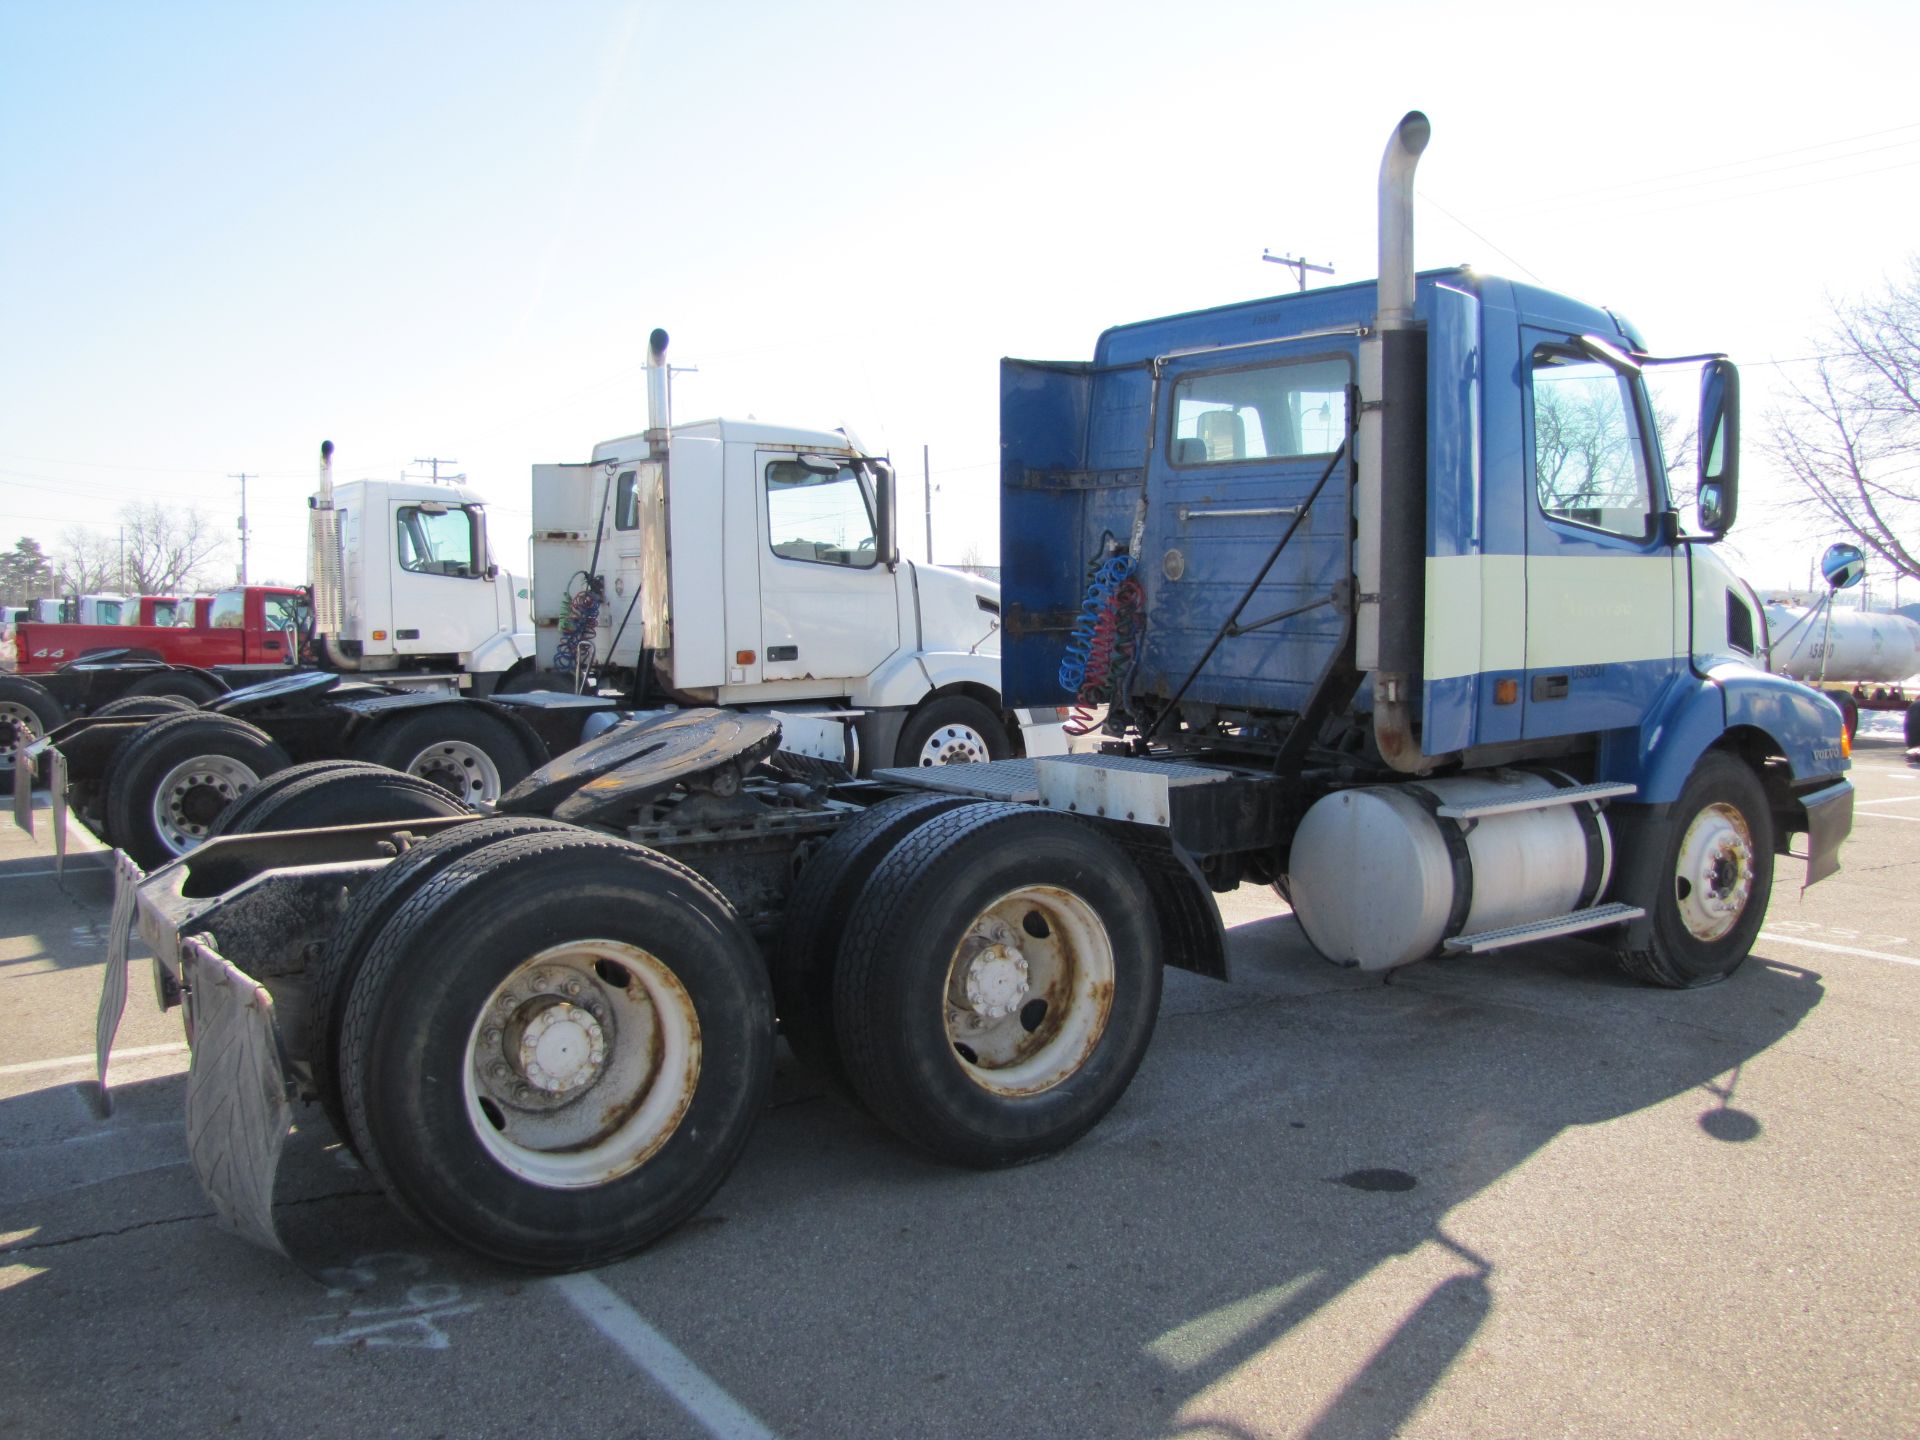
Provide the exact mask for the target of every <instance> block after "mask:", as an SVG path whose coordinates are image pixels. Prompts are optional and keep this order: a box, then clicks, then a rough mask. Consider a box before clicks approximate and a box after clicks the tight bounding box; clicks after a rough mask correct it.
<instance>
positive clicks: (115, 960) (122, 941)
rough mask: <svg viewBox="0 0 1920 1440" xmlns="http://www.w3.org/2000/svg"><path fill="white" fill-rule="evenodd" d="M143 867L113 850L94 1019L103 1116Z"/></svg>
mask: <svg viewBox="0 0 1920 1440" xmlns="http://www.w3.org/2000/svg"><path fill="white" fill-rule="evenodd" d="M145 878H146V874H145V872H144V871H142V870H141V869H140V867H139V866H138V865H136V864H134V863H133V860H132V858H131V857H129V856H128V855H127V853H126V851H124V850H116V851H114V852H113V916H112V918H111V919H110V920H108V921H107V971H106V974H105V975H104V976H103V977H102V978H101V982H100V1009H99V1011H98V1013H97V1014H96V1015H95V1016H94V1021H93V1072H94V1081H95V1085H96V1093H95V1095H94V1108H95V1110H97V1111H98V1112H99V1115H100V1118H101V1119H102V1120H104V1119H106V1118H107V1117H108V1116H109V1115H111V1114H113V1096H112V1094H111V1093H109V1091H108V1090H107V1061H108V1060H109V1059H110V1058H111V1056H112V1054H113V1037H114V1036H115V1035H116V1034H117V1033H118V1032H119V1029H120V1017H121V1016H122V1015H124V1014H125V1013H126V1009H127V952H128V951H129V950H130V949H131V948H132V945H133V909H134V902H135V900H136V899H137V898H138V896H139V893H140V882H141V881H142V880H144V879H145Z"/></svg>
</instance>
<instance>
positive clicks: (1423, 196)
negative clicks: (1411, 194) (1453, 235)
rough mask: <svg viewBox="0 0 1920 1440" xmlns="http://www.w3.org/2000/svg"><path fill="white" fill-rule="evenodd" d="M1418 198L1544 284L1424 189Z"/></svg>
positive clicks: (1541, 283)
mask: <svg viewBox="0 0 1920 1440" xmlns="http://www.w3.org/2000/svg"><path fill="white" fill-rule="evenodd" d="M1420 198H1421V199H1422V200H1424V201H1426V202H1427V204H1429V205H1431V206H1433V208H1434V209H1436V210H1438V211H1439V212H1440V213H1441V214H1442V215H1444V216H1446V217H1447V218H1448V219H1449V220H1451V221H1453V223H1454V224H1456V225H1458V226H1459V227H1460V228H1461V229H1462V230H1464V231H1466V232H1467V233H1468V234H1469V235H1471V236H1473V238H1474V239H1476V240H1478V241H1479V242H1480V243H1481V244H1482V245H1485V246H1486V247H1487V248H1488V249H1490V250H1492V251H1493V253H1494V254H1496V255H1498V256H1499V257H1500V258H1501V259H1503V260H1510V261H1512V262H1513V263H1514V264H1515V265H1519V266H1520V269H1521V270H1522V271H1524V272H1525V273H1526V274H1527V275H1528V276H1530V277H1531V278H1532V279H1533V281H1534V282H1535V283H1536V284H1540V285H1544V284H1546V283H1547V282H1546V281H1544V280H1542V279H1541V278H1540V277H1539V276H1538V275H1535V274H1534V273H1533V271H1531V270H1528V269H1527V267H1526V266H1525V265H1523V264H1521V262H1520V261H1519V260H1517V259H1515V258H1514V257H1513V256H1512V255H1509V254H1508V253H1507V252H1506V251H1504V250H1502V249H1501V248H1500V247H1499V246H1498V245H1495V244H1494V243H1493V241H1491V240H1489V239H1487V237H1486V236H1484V235H1482V234H1481V233H1480V232H1479V231H1478V230H1476V229H1474V228H1473V227H1472V226H1471V225H1469V224H1467V222H1466V221H1464V220H1462V219H1461V218H1460V217H1459V216H1458V215H1456V214H1454V213H1453V212H1452V211H1451V210H1449V209H1447V207H1446V206H1444V205H1442V204H1441V203H1440V202H1439V201H1438V200H1436V199H1434V198H1433V196H1431V195H1429V194H1428V193H1427V192H1426V191H1424V190H1422V191H1420Z"/></svg>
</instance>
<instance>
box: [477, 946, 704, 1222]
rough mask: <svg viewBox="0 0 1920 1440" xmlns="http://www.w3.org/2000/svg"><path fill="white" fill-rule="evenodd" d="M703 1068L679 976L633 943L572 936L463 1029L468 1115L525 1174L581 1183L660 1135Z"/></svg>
mask: <svg viewBox="0 0 1920 1440" xmlns="http://www.w3.org/2000/svg"><path fill="white" fill-rule="evenodd" d="M699 1076H700V1021H699V1017H698V1016H697V1015H696V1014H695V1013H694V1009H693V1001H692V999H691V998H690V997H689V996H688V994H687V992H686V989H685V988H684V987H683V986H682V985H681V984H680V981H679V979H678V977H676V976H675V975H674V973H673V972H672V971H671V970H669V969H668V968H667V967H666V965H665V964H664V963H662V962H661V961H660V960H659V959H658V958H656V957H655V956H653V955H650V954H648V953H647V952H646V951H644V950H641V949H639V948H638V947H636V946H632V945H627V944H624V943H623V942H621V941H617V940H576V941H571V942H569V943H567V944H564V945H557V946H555V947H553V948H552V949H550V950H543V951H541V952H540V953H539V954H537V955H535V956H532V957H531V958H530V959H528V960H527V961H526V962H525V963H523V964H521V965H520V966H518V967H516V968H515V970H514V971H513V973H512V974H510V975H508V976H507V978H506V979H505V980H503V981H501V982H500V984H499V985H497V986H495V987H494V990H493V993H492V994H491V995H490V996H488V997H487V1002H486V1004H485V1006H483V1007H482V1009H481V1010H480V1013H479V1014H478V1015H477V1016H476V1017H475V1019H474V1023H473V1028H472V1030H471V1032H470V1033H469V1035H468V1037H467V1063H466V1067H465V1072H464V1086H465V1092H466V1102H467V1118H468V1121H469V1123H470V1124H471V1125H472V1127H473V1133H474V1135H475V1136H476V1137H477V1138H478V1139H479V1141H480V1143H481V1145H482V1146H483V1147H484V1148H485V1149H486V1151H487V1153H488V1154H490V1155H491V1156H492V1157H493V1158H494V1160H495V1161H497V1162H498V1163H499V1164H500V1165H501V1166H502V1167H504V1168H505V1169H506V1170H508V1171H509V1172H511V1173H512V1174H514V1175H516V1176H518V1177H519V1178H520V1179H522V1180H526V1181H529V1182H531V1183H532V1184H535V1185H544V1186H547V1187H549V1188H550V1189H555V1190H579V1189H586V1188H588V1187H590V1186H595V1185H604V1184H607V1183H608V1182H609V1181H612V1180H614V1179H617V1178H618V1177H619V1176H621V1175H624V1174H626V1173H628V1172H629V1171H632V1170H635V1169H637V1168H638V1167H639V1166H641V1165H642V1164H644V1163H645V1162H646V1161H647V1159H648V1157H649V1156H651V1155H652V1154H653V1153H654V1152H655V1151H656V1150H658V1149H659V1148H660V1147H661V1146H662V1145H664V1144H665V1143H666V1142H667V1139H668V1137H670V1136H671V1135H672V1134H673V1133H674V1131H675V1130H676V1129H678V1128H679V1125H680V1121H681V1119H682V1118H683V1117H684V1116H685V1115H686V1112H687V1107H688V1105H690V1104H691V1103H692V1101H693V1093H694V1088H695V1086H696V1085H697V1083H698V1081H699Z"/></svg>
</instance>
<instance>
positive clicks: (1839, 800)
mask: <svg viewBox="0 0 1920 1440" xmlns="http://www.w3.org/2000/svg"><path fill="white" fill-rule="evenodd" d="M1800 803H1801V804H1802V805H1803V806H1805V807H1806V812H1807V880H1806V885H1817V884H1819V883H1820V882H1821V881H1822V880H1824V879H1826V878H1827V877H1828V876H1829V875H1832V874H1834V873H1835V872H1836V871H1838V870H1839V868H1840V842H1841V841H1842V840H1844V839H1846V838H1847V836H1848V834H1849V833H1850V832H1851V831H1852V830H1853V782H1851V781H1849V780H1842V781H1841V782H1840V783H1839V784H1837V785H1829V786H1827V787H1826V789H1824V790H1816V791H1814V792H1813V793H1812V794H1811V795H1803V796H1801V797H1800ZM1806 885H1803V886H1802V887H1801V889H1802V890H1804V889H1805V888H1806Z"/></svg>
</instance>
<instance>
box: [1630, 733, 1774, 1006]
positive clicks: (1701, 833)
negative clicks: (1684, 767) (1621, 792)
mask: <svg viewBox="0 0 1920 1440" xmlns="http://www.w3.org/2000/svg"><path fill="white" fill-rule="evenodd" d="M1633 833H1634V835H1635V843H1637V844H1641V845H1645V846H1648V847H1653V846H1658V847H1660V848H1659V850H1658V852H1657V853H1658V856H1659V863H1658V864H1657V865H1654V864H1649V863H1648V862H1649V861H1651V860H1652V859H1653V853H1651V852H1650V853H1648V854H1647V855H1644V856H1640V857H1635V856H1631V855H1629V856H1626V857H1624V858H1625V860H1626V864H1627V866H1628V867H1630V868H1631V870H1632V872H1633V873H1634V874H1635V875H1636V883H1637V886H1638V893H1633V894H1627V895H1623V896H1622V898H1623V899H1626V900H1628V901H1629V902H1630V903H1632V904H1636V905H1640V906H1642V907H1643V908H1645V909H1646V911H1647V913H1648V916H1649V917H1650V920H1651V927H1650V931H1649V936H1648V943H1647V944H1646V945H1644V946H1642V947H1640V948H1635V949H1621V950H1618V951H1616V955H1617V956H1618V959H1619V961H1620V966H1621V968H1622V969H1623V970H1625V971H1626V972H1627V973H1628V974H1629V975H1631V976H1633V977H1634V978H1635V979H1638V980H1644V981H1646V982H1648V983H1649V984H1653V985H1664V986H1667V987H1669V988H1671V989H1676V990H1686V989H1692V988H1695V987H1697V986H1701V985H1712V984H1714V983H1715V982H1717V981H1720V980H1724V979H1726V978H1727V976H1729V975H1731V974H1732V973H1733V972H1734V971H1735V970H1737V969H1739V968H1740V964H1741V962H1742V961H1744V960H1745V959H1746V958H1747V953H1748V951H1750V950H1752V949H1753V942H1754V938H1755V937H1756V936H1757V935H1758V934H1759V933H1760V925H1761V923H1762V922H1763V921H1764V920H1765V919H1766V914H1767V901H1768V899H1769V898H1770V896H1771V894H1772V890H1773V816H1772V813H1771V812H1770V810H1769V809H1768V806H1767V796H1766V792H1765V791H1764V790H1762V789H1761V787H1760V781H1759V778H1758V777H1757V776H1756V775H1755V774H1754V773H1753V771H1752V769H1751V768H1749V767H1748V766H1747V765H1745V764H1744V763H1742V762H1741V761H1740V760H1739V759H1737V758H1736V757H1734V756H1732V755H1728V754H1725V753H1723V752H1720V751H1708V752H1707V754H1705V755H1704V756H1702V757H1701V759H1700V763H1699V764H1698V765H1696V766H1695V767H1694V770H1693V774H1692V775H1691V776H1689V777H1688V779H1687V783H1686V787H1685V788H1684V789H1683V790H1682V791H1681V792H1680V798H1679V800H1678V801H1677V802H1676V803H1675V804H1674V807H1673V810H1672V812H1671V814H1670V815H1669V816H1668V817H1667V819H1666V820H1665V822H1664V823H1663V824H1661V825H1658V826H1643V827H1640V828H1639V829H1638V830H1636V831H1635V832H1633ZM1636 861H1637V862H1638V863H1636Z"/></svg>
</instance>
